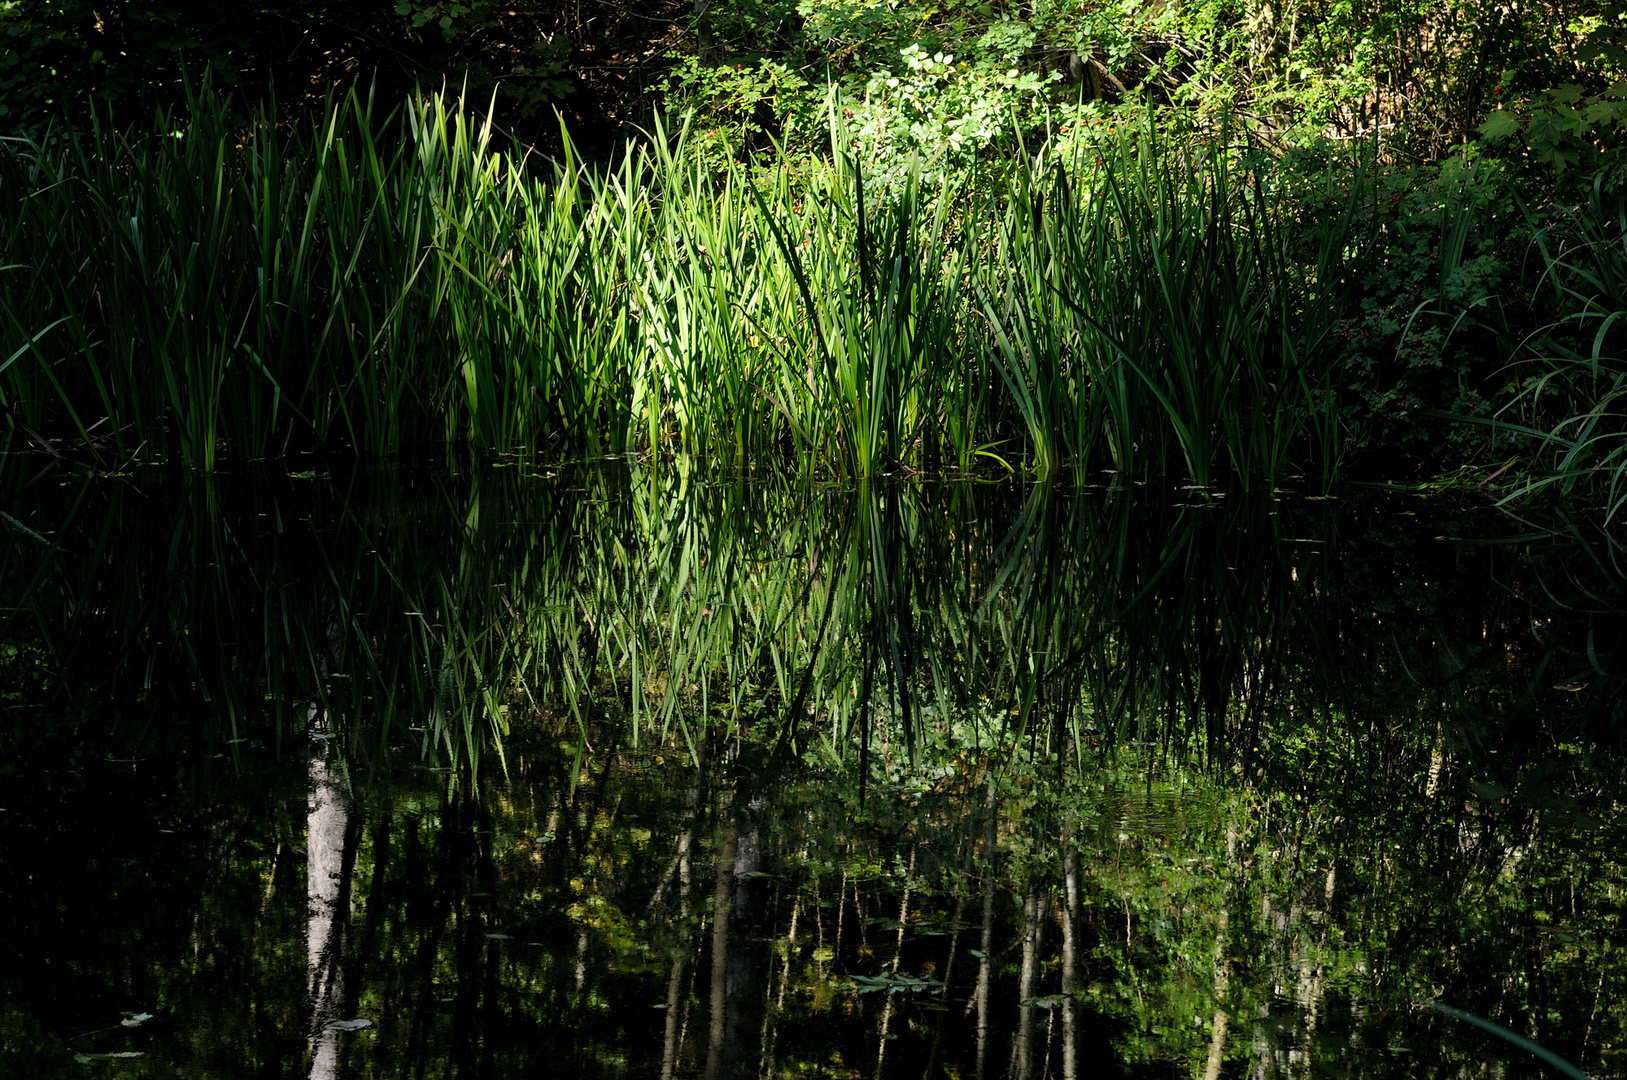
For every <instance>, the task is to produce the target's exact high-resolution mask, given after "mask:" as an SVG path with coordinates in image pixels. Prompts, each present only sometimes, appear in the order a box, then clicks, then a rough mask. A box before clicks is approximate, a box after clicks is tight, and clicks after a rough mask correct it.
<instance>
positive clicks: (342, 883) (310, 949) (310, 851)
mask: <svg viewBox="0 0 1627 1080" xmlns="http://www.w3.org/2000/svg"><path fill="white" fill-rule="evenodd" d="M312 713H313V714H312V717H311V719H312V731H313V734H314V735H315V736H316V737H315V738H313V740H312V746H311V760H310V767H309V771H308V774H307V775H308V779H309V782H310V793H309V795H308V797H307V798H308V801H307V803H306V812H305V831H306V864H305V886H306V919H307V922H306V992H307V994H309V996H310V1002H311V1021H310V1054H311V1073H310V1075H311V1080H334V1078H335V1077H337V1076H338V1074H339V1061H340V1051H341V1050H342V1049H343V1040H344V1039H345V1038H346V1037H347V1036H346V1033H345V1032H343V1031H330V1030H328V1024H330V1023H331V1022H332V1021H334V1020H338V1019H341V1018H342V1013H343V1010H344V1007H345V980H344V959H345V954H346V953H347V951H348V949H347V945H348V939H349V936H350V881H349V878H350V869H351V866H352V864H353V863H354V861H355V859H354V856H355V853H354V851H353V850H352V845H351V844H350V842H349V838H350V836H351V828H350V812H349V810H348V809H347V808H346V806H345V801H344V792H343V790H342V787H341V784H340V780H339V776H338V775H337V773H336V772H335V770H334V769H333V767H332V765H331V764H330V762H329V747H328V744H329V740H328V739H327V738H325V737H324V736H326V734H327V732H326V730H325V729H326V726H327V725H326V723H325V722H324V719H323V717H322V716H321V715H320V712H319V711H318V710H317V709H316V708H315V707H313V710H312Z"/></svg>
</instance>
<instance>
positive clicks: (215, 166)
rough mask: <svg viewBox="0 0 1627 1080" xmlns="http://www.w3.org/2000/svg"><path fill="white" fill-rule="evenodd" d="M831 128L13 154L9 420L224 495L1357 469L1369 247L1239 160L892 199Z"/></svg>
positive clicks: (291, 141)
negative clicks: (314, 479) (750, 138)
mask: <svg viewBox="0 0 1627 1080" xmlns="http://www.w3.org/2000/svg"><path fill="white" fill-rule="evenodd" d="M830 134H831V147H832V150H831V156H830V158H829V159H828V160H827V161H825V162H823V163H815V164H814V165H813V167H812V168H811V169H810V170H809V171H808V173H807V174H806V175H802V176H799V177H798V178H796V179H793V177H792V175H791V173H790V171H789V170H784V169H780V170H768V171H765V170H763V169H760V168H758V167H756V166H752V165H749V164H746V163H741V162H734V163H730V164H728V165H726V166H725V167H724V168H723V169H722V170H721V171H712V170H709V169H707V168H705V167H703V166H702V165H701V164H700V157H699V155H697V154H694V153H692V152H691V141H692V135H691V134H690V133H689V132H688V130H687V129H686V128H684V127H682V126H680V127H679V128H677V129H676V130H668V129H666V128H664V127H662V126H660V125H658V126H657V127H656V128H655V129H654V130H653V131H652V132H651V134H650V136H649V138H647V139H644V140H642V141H639V142H635V143H632V144H629V145H628V146H627V147H626V148H625V150H624V151H623V152H622V153H621V154H620V155H619V156H618V157H617V158H616V159H615V160H614V161H613V162H611V163H609V164H606V165H587V164H585V163H583V162H581V161H579V160H578V159H577V157H576V156H575V154H574V151H573V150H572V149H571V148H570V144H569V140H568V138H567V139H565V140H564V144H565V147H566V149H565V152H564V157H563V158H562V159H561V160H559V161H547V162H544V161H541V160H540V159H535V158H527V157H525V156H523V155H516V154H513V153H510V152H507V151H504V150H501V149H499V148H497V147H496V145H495V143H494V139H493V134H492V130H491V128H490V126H489V122H488V121H485V120H482V119H480V116H479V115H478V112H477V110H476V109H474V108H473V107H472V104H471V103H469V102H466V101H464V100H462V99H458V98H450V97H447V96H444V95H435V94H430V95H419V96H415V97H413V98H412V99H410V100H409V101H407V102H406V103H404V104H403V105H402V107H401V108H400V109H399V110H396V111H394V112H391V113H388V114H385V113H382V112H381V111H380V110H379V109H378V107H377V105H376V103H375V102H373V101H372V100H370V99H367V98H363V97H360V96H357V95H351V96H349V97H347V98H346V99H344V100H343V101H335V102H332V103H330V107H329V108H328V109H327V111H326V112H325V114H324V116H323V118H322V120H321V122H320V123H319V124H317V125H315V126H314V127H311V128H307V129H301V128H294V129H291V130H290V129H284V128H279V127H278V126H276V125H275V124H273V123H271V121H270V120H269V119H268V118H267V117H266V116H264V115H257V116H255V117H251V118H250V119H249V120H248V121H246V122H242V123H238V122H235V121H234V120H233V118H232V116H231V114H230V112H229V110H228V109H227V107H226V105H225V103H224V102H222V101H221V100H219V99H218V98H216V97H215V96H213V95H211V94H209V93H208V92H207V90H205V91H204V92H201V93H200V94H198V95H197V96H196V98H195V100H194V102H193V105H192V108H191V110H190V112H189V113H188V114H187V115H186V116H185V117H180V116H168V115H166V116H159V117H157V118H155V120H154V122H153V123H152V124H151V125H149V126H147V127H134V128H129V129H123V130H120V129H116V128H115V127H113V125H112V122H111V120H110V119H108V118H107V117H105V116H104V117H101V118H99V119H98V121H97V123H96V125H95V126H93V127H92V128H91V129H89V130H87V131H82V132H74V133H67V134H66V135H65V136H64V138H63V139H61V140H59V141H56V142H51V143H41V144H13V145H12V146H11V148H10V152H8V153H6V154H4V155H0V189H3V190H4V191H5V192H7V193H8V194H10V195H14V196H16V197H15V198H8V199H6V200H4V202H5V206H4V208H3V209H0V241H3V243H4V247H3V250H0V255H3V260H0V261H4V262H5V263H6V264H8V265H14V266H17V267H20V268H24V269H19V270H15V271H9V270H8V271H6V272H7V273H12V274H15V275H16V279H17V281H18V282H19V283H20V284H19V285H18V287H15V288H12V289H9V290H7V292H6V293H5V295H4V298H3V299H0V311H3V315H4V320H3V322H0V331H3V333H4V335H5V337H4V340H0V346H4V349H5V352H6V353H7V354H8V355H9V354H10V353H12V352H13V351H14V350H16V349H19V348H22V349H23V354H21V355H20V356H19V358H18V360H16V361H15V362H13V363H12V364H11V365H10V366H9V367H7V368H6V369H5V370H4V371H3V372H0V395H4V397H3V400H4V401H5V403H6V404H7V408H8V409H10V410H13V411H14V412H15V413H16V415H17V418H19V419H21V420H23V421H24V422H26V423H28V424H30V425H33V426H34V427H36V428H41V429H44V428H50V429H52V430H53V431H55V432H56V433H57V434H59V435H62V434H66V435H68V436H69V437H71V438H72V439H74V440H77V441H81V442H87V443H90V444H92V445H94V446H97V447H107V448H111V449H114V450H117V451H118V452H120V453H124V454H132V453H136V452H137V451H140V452H143V453H147V454H150V455H152V456H155V457H159V458H168V459H173V460H177V461H180V462H183V463H185V464H186V465H188V466H190V467H193V468H197V469H202V470H206V471H207V470H210V469H212V468H214V467H215V464H216V462H217V459H219V458H221V457H226V458H233V459H244V458H251V459H252V458H269V457H276V456H280V455H282V454H284V453H285V452H286V451H287V449H288V448H289V447H294V448H309V447H315V446H325V447H330V448H340V449H347V450H349V451H351V452H354V453H358V454H364V455H376V454H389V453H393V452H396V451H399V450H401V449H404V448H406V447H409V446H412V445H414V444H422V443H447V442H467V443H470V444H472V445H474V446H476V447H479V448H482V449H486V450H491V451H495V452H498V453H510V452H537V451H543V450H547V449H549V448H554V449H566V450H576V449H580V450H584V451H586V452H588V453H590V454H595V453H603V452H610V453H625V452H632V451H649V450H657V451H667V450H674V451H683V452H690V453H704V454H708V455H713V456H717V457H720V458H723V459H725V460H733V461H747V460H756V459H759V458H762V457H764V456H783V455H786V454H792V455H797V456H799V457H801V458H802V459H803V460H805V461H808V462H810V463H817V465H818V466H819V467H821V468H823V469H826V470H829V471H832V472H836V473H839V474H843V475H848V476H854V477H861V478H862V477H870V476H875V475H878V474H880V473H882V472H884V471H886V470H887V469H889V468H891V467H892V466H893V465H895V464H902V465H906V466H910V467H921V466H924V465H927V464H931V463H933V462H950V463H955V464H959V465H962V466H969V465H970V464H972V463H973V461H974V460H976V458H977V457H978V455H980V454H986V453H996V452H997V453H998V454H999V455H1000V456H1001V459H1002V460H1005V461H1008V462H1018V463H1024V464H1026V465H1027V466H1028V467H1031V468H1033V469H1035V470H1037V471H1041V472H1044V471H1048V470H1050V469H1053V468H1056V467H1058V466H1059V465H1062V464H1064V463H1072V464H1075V465H1084V464H1085V463H1087V462H1089V461H1091V460H1093V459H1094V460H1099V461H1104V462H1107V461H1110V462H1112V463H1113V464H1114V465H1115V466H1116V467H1118V468H1119V469H1121V470H1128V471H1144V472H1150V473H1158V472H1169V471H1174V472H1178V473H1184V474H1185V475H1187V476H1189V477H1191V478H1192V479H1194V480H1196V481H1198V482H1200V483H1209V482H1212V481H1214V480H1216V479H1218V478H1219V477H1220V476H1222V475H1228V474H1235V475H1238V476H1240V477H1242V478H1243V479H1244V482H1245V483H1247V482H1250V480H1251V478H1253V477H1256V476H1274V475H1276V474H1278V473H1280V472H1281V471H1282V470H1283V469H1284V468H1286V467H1287V465H1286V463H1287V462H1289V461H1290V459H1292V460H1294V461H1295V462H1296V463H1303V462H1305V461H1321V462H1323V463H1324V464H1325V465H1326V467H1327V468H1329V469H1331V468H1332V464H1331V463H1334V462H1336V460H1337V430H1336V424H1335V423H1334V421H1333V419H1332V418H1331V413H1330V409H1331V396H1330V395H1329V394H1327V393H1326V388H1325V386H1324V382H1325V379H1326V372H1325V367H1324V364H1325V360H1326V358H1325V357H1324V356H1323V355H1322V354H1321V353H1320V352H1319V350H1318V342H1319V338H1320V334H1321V331H1322V328H1323V327H1325V325H1326V323H1327V321H1328V318H1329V312H1330V310H1331V306H1332V304H1333V303H1334V298H1335V293H1336V288H1335V285H1336V282H1337V280H1338V277H1339V274H1338V253H1339V252H1340V251H1341V250H1342V246H1343V243H1344V241H1345V239H1346V238H1345V236H1344V235H1343V234H1342V233H1340V232H1339V230H1338V229H1331V230H1324V231H1323V232H1322V233H1320V234H1318V235H1317V237H1316V243H1315V247H1316V252H1317V254H1316V256H1315V258H1314V259H1313V260H1312V261H1311V265H1309V266H1302V265H1300V264H1299V263H1298V262H1297V261H1296V260H1295V259H1292V258H1290V257H1289V254H1288V253H1289V250H1290V247H1291V245H1292V243H1294V242H1297V241H1299V240H1301V239H1302V238H1300V237H1298V236H1297V235H1296V234H1294V231H1293V230H1294V228H1295V227H1296V226H1295V224H1294V223H1293V222H1290V221H1289V215H1288V209H1287V208H1286V206H1285V205H1284V204H1283V203H1282V201H1281V200H1279V199H1276V198H1275V197H1274V196H1271V195H1268V194H1267V192H1266V187H1265V185H1264V184H1262V182H1261V181H1260V179H1259V178H1258V176H1252V177H1251V176H1250V175H1249V174H1248V173H1247V171H1246V169H1245V167H1244V166H1243V165H1240V164H1239V161H1240V160H1241V159H1240V158H1239V155H1238V154H1237V153H1235V152H1233V151H1232V150H1230V149H1227V148H1225V147H1214V148H1203V147H1168V146H1166V145H1164V144H1163V143H1161V142H1159V141H1157V140H1155V139H1152V138H1151V137H1150V135H1149V134H1148V133H1145V132H1144V133H1142V135H1140V136H1136V137H1125V138H1121V139H1119V140H1115V141H1110V142H1106V143H1103V144H1101V145H1100V146H1099V147H1097V148H1096V150H1095V151H1094V152H1095V153H1098V154H1100V155H1101V157H1100V159H1099V161H1100V164H1099V165H1093V166H1092V167H1091V168H1083V167H1082V163H1081V162H1080V161H1077V160H1076V161H1070V162H1062V161H1058V162H1055V163H1050V164H1048V163H1047V162H1046V160H1045V158H1044V156H1043V155H1040V156H1038V157H1036V158H1034V159H1032V160H1028V161H1027V163H1026V164H1025V165H1024V166H1022V167H1019V168H1017V169H1015V170H1013V172H1012V174H1011V176H1010V178H1009V179H1007V180H986V181H984V182H979V183H977V184H972V183H967V182H963V181H961V180H959V179H956V178H950V179H949V180H947V181H945V182H944V183H942V184H935V185H932V186H930V187H929V186H928V185H926V184H925V183H924V182H923V180H922V176H923V170H922V169H921V168H920V167H919V165H917V167H915V168H912V169H910V170H906V171H905V174H904V179H903V181H902V182H901V183H900V184H897V185H894V186H892V187H885V188H884V187H882V186H881V185H877V184H873V183H870V182H868V181H867V179H866V177H865V175H864V170H863V167H862V162H861V158H860V153H862V147H861V148H859V149H858V150H855V147H856V146H857V145H858V143H859V141H860V140H859V139H858V138H857V137H856V133H853V132H850V131H848V130H847V129H846V128H844V127H843V121H842V120H841V118H840V117H839V116H838V115H837V114H836V110H834V109H833V110H832V115H831V132H830ZM1356 186H1358V187H1359V185H1356ZM52 320H66V321H65V322H64V323H63V329H62V330H61V331H60V332H56V333H53V334H52V335H49V336H47V337H45V338H40V339H38V340H34V341H32V343H29V341H28V339H29V338H30V336H31V335H37V333H38V330H39V327H40V326H41V325H43V324H44V323H48V322H51V321H52ZM1307 440H1308V443H1309V446H1307V445H1306V442H1307Z"/></svg>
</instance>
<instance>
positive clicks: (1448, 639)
mask: <svg viewBox="0 0 1627 1080" xmlns="http://www.w3.org/2000/svg"><path fill="white" fill-rule="evenodd" d="M35 464H36V466H37V463H35ZM0 473H3V474H4V475H5V477H6V482H5V486H4V489H3V490H5V491H7V492H19V493H17V494H13V495H11V496H9V501H8V502H6V503H5V504H4V505H3V506H0V510H3V511H4V513H5V518H4V520H3V521H0V525H3V529H0V608H3V610H0V807H3V809H0V1075H3V1076H6V1077H11V1076H16V1077H59V1076H60V1077H76V1078H77V1077H87V1076H90V1077H99V1076H120V1077H148V1076H151V1077H161V1076H162V1077H170V1076H176V1077H237V1076H245V1077H247V1076H265V1077H288V1076H296V1075H299V1076H311V1077H398V1076H403V1077H404V1076H414V1077H419V1076H422V1077H447V1076H457V1077H473V1076H489V1077H533V1076H535V1077H553V1076H577V1075H580V1076H628V1077H669V1076H676V1077H703V1076H704V1077H708V1078H725V1077H759V1076H761V1077H801V1076H829V1077H864V1078H872V1077H875V1078H881V1077H911V1078H913V1077H921V1078H923V1080H926V1078H930V1077H934V1076H944V1077H967V1078H971V1077H990V1078H993V1077H1017V1078H1033V1080H1038V1078H1041V1077H1073V1076H1077V1077H1090V1076H1100V1075H1108V1076H1171V1077H1191V1078H1206V1077H1221V1076H1225V1077H1242V1076H1258V1077H1268V1076H1270V1077H1277V1076H1283V1077H1286V1076H1294V1077H1303V1076H1429V1077H1435V1076H1452V1077H1457V1076H1463V1077H1470V1076H1472V1077H1490V1076H1507V1077H1522V1076H1560V1075H1566V1074H1565V1073H1564V1072H1563V1068H1564V1067H1567V1066H1564V1065H1563V1063H1561V1064H1554V1063H1553V1062H1552V1061H1547V1060H1545V1059H1544V1058H1542V1057H1541V1056H1540V1055H1539V1054H1537V1053H1534V1052H1533V1051H1532V1050H1531V1049H1530V1047H1529V1045H1524V1044H1520V1043H1517V1042H1515V1041H1511V1039H1510V1038H1509V1037H1505V1035H1504V1034H1500V1033H1499V1032H1498V1031H1493V1030H1491V1029H1489V1028H1488V1027H1486V1026H1485V1025H1484V1024H1477V1023H1475V1022H1474V1021H1473V1020H1470V1019H1464V1018H1463V1017H1462V1016H1461V1015H1459V1014H1457V1013H1453V1012H1449V1011H1441V1010H1440V1009H1436V1008H1433V1007H1431V1006H1430V1005H1429V1004H1428V1003H1429V1002H1437V1003H1440V1004H1441V1005H1442V1006H1443V1007H1445V1008H1446V1009H1448V1010H1459V1011H1460V1012H1461V1013H1465V1014H1469V1015H1472V1016H1473V1017H1475V1018H1480V1019H1482V1020H1484V1021H1485V1022H1487V1023H1489V1024H1493V1025H1496V1026H1497V1028H1498V1029H1502V1030H1503V1031H1505V1032H1507V1033H1510V1034H1512V1036H1514V1037H1515V1038H1523V1039H1525V1040H1531V1041H1532V1042H1534V1043H1535V1044H1537V1045H1538V1046H1539V1047H1540V1048H1541V1049H1543V1050H1545V1051H1546V1052H1548V1053H1549V1054H1552V1055H1558V1056H1559V1057H1560V1058H1562V1059H1564V1061H1567V1062H1570V1063H1573V1064H1572V1065H1571V1066H1569V1067H1572V1068H1580V1069H1581V1070H1585V1071H1586V1073H1587V1074H1589V1075H1596V1076H1610V1075H1619V1074H1621V1073H1623V1072H1624V1071H1627V929H1624V927H1623V924H1622V918H1623V914H1624V912H1623V905H1624V904H1627V873H1624V853H1627V824H1624V822H1623V819H1622V817H1621V813H1620V811H1621V806H1622V803H1623V800H1624V798H1627V776H1624V773H1623V770H1622V764H1623V755H1622V745H1621V743H1622V740H1621V733H1622V731H1623V730H1624V726H1623V725H1624V720H1627V718H1624V716H1623V712H1624V703H1627V692H1624V691H1627V636H1624V619H1623V609H1624V603H1623V597H1624V596H1627V586H1624V582H1627V577H1624V575H1623V573H1622V569H1621V566H1620V565H1619V564H1618V563H1617V562H1616V561H1614V555H1613V552H1614V548H1613V547H1612V544H1611V542H1610V538H1609V537H1608V536H1601V535H1599V534H1597V533H1592V532H1590V531H1589V530H1587V529H1586V528H1583V527H1581V526H1576V525H1573V524H1572V523H1571V522H1569V521H1567V520H1566V519H1565V518H1564V517H1562V516H1558V515H1553V516H1549V517H1544V518H1543V519H1542V520H1540V521H1519V520H1515V519H1513V518H1510V517H1508V516H1506V515H1504V514H1502V513H1501V512H1498V511H1496V510H1494V509H1491V508H1489V507H1487V506H1485V505H1484V504H1483V503H1482V502H1480V501H1477V500H1475V499H1473V498H1442V497H1433V498H1422V497H1417V496H1411V495H1398V494H1385V493H1378V492H1372V491H1366V492H1363V491H1351V492H1349V493H1347V494H1346V495H1345V496H1344V497H1341V498H1337V499H1326V500H1323V499H1307V498H1303V497H1299V496H1296V495H1288V494H1284V495H1279V496H1278V497H1276V498H1275V499H1273V498H1271V497H1265V496H1261V495H1258V494H1255V495H1252V496H1251V495H1248V494H1246V493H1241V492H1232V493H1229V494H1226V495H1224V496H1222V495H1220V494H1218V493H1208V492H1202V491H1190V490H1169V491H1160V490H1154V489H1150V488H1142V487H1131V488H1129V489H1127V490H1105V489H1104V490H1081V491H1075V490H1073V489H1071V488H1068V487H1062V488H1052V487H1048V486H1044V485H1040V486H1024V485H1018V484H984V483H973V482H951V481H945V480H934V481H931V482H926V481H919V482H905V481H902V480H899V481H895V482H889V483H885V484H878V485H876V486H873V487H864V488H851V487H849V488H831V487H820V486H814V485H808V484H805V483H801V482H798V481H796V480H793V479H788V478H784V477H778V476H768V475H765V476H760V477H759V476H755V475H745V476H742V475H739V474H731V475H714V474H709V473H707V472H705V471H703V470H698V469H690V468H686V467H684V466H683V465H682V464H681V463H680V464H674V463H668V464H665V465H663V466H661V467H659V468H654V469H651V468H637V467H632V466H624V465H618V464H611V465H606V466H598V467H562V468H559V469H554V470H544V471H538V470H536V469H533V468H529V467H519V466H515V467H508V468H482V469H473V470H465V471H459V470H457V469H450V470H449V469H440V470H433V471H428V472H424V471H405V470H403V471H389V470H381V471H372V472H362V473H358V474H356V475H352V476H331V477H330V476H326V475H307V476H286V475H282V474H277V475H275V476H266V475H260V474H247V475H241V476H225V477H221V478H219V479H217V480H215V481H212V482H204V481H190V482H188V481H185V480H182V479H178V478H174V477H168V476H165V475H162V474H159V473H156V472H155V473H153V474H151V475H147V474H139V473H138V474H136V475H131V476H121V477H101V478H94V479H70V480H64V479H62V478H60V477H58V476H49V477H47V478H45V479H44V480H43V481H41V482H39V483H36V484H34V485H33V486H31V487H28V488H27V489H26V490H21V489H23V484H24V482H25V481H26V480H27V479H28V477H29V476H30V475H32V471H31V470H30V469H28V468H25V467H24V466H23V465H21V464H18V463H15V462H13V463H10V464H7V465H6V466H5V468H4V469H0ZM13 474H15V475H13ZM364 1022H365V1023H364ZM1569 1075H1575V1073H1574V1072H1573V1073H1571V1074H1569Z"/></svg>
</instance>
